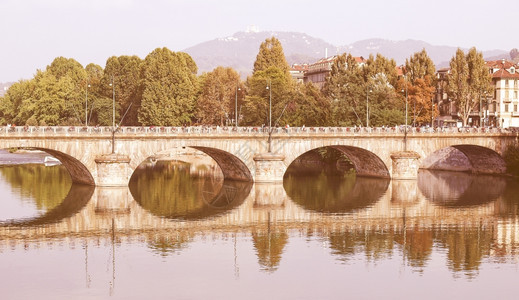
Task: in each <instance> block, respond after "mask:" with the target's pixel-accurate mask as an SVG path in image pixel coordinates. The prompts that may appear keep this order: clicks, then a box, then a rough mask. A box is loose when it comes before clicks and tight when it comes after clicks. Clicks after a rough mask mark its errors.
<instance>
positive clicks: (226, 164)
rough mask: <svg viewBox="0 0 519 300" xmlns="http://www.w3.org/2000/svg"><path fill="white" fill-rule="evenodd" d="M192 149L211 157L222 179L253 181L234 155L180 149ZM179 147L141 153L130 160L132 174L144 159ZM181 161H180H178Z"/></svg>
mask: <svg viewBox="0 0 519 300" xmlns="http://www.w3.org/2000/svg"><path fill="white" fill-rule="evenodd" d="M186 147H188V148H192V149H195V150H198V151H201V152H203V153H205V154H207V155H208V156H209V157H211V158H212V159H213V160H214V161H215V162H216V164H217V165H218V166H219V167H220V169H221V171H222V174H223V177H224V179H226V180H238V181H249V182H252V181H253V177H252V174H251V171H250V168H249V166H247V164H246V163H245V162H243V161H242V160H241V159H240V158H238V157H237V156H236V155H234V154H232V153H230V152H228V151H225V150H221V149H217V148H214V147H207V146H195V145H193V146H181V148H186ZM178 148H179V147H170V148H167V149H158V150H159V151H152V152H151V153H142V155H140V156H138V157H135V158H132V161H131V162H130V165H131V167H132V170H133V172H135V169H136V168H137V167H138V166H139V165H140V164H141V163H142V162H144V161H145V160H146V159H148V158H150V157H153V158H155V157H157V156H160V155H158V154H159V153H167V152H168V151H173V150H174V149H178ZM180 160H181V159H180Z"/></svg>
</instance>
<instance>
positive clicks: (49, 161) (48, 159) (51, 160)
mask: <svg viewBox="0 0 519 300" xmlns="http://www.w3.org/2000/svg"><path fill="white" fill-rule="evenodd" d="M43 163H44V164H45V166H46V167H48V166H55V165H60V164H61V162H60V161H59V159H57V158H55V157H54V156H45V159H44V160H43Z"/></svg>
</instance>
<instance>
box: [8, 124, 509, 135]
mask: <svg viewBox="0 0 519 300" xmlns="http://www.w3.org/2000/svg"><path fill="white" fill-rule="evenodd" d="M115 130H116V134H118V135H119V134H122V135H142V134H145V135H147V134H149V135H191V134H194V135H196V134H204V135H205V134H209V135H254V134H261V135H263V134H268V127H261V126H260V127H230V126H229V127H220V126H190V127H165V126H128V127H127V126H123V127H117V128H116V129H115ZM112 131H113V128H112V127H111V126H88V127H86V126H3V127H0V136H1V135H23V136H26V135H45V136H47V135H111V134H112ZM405 131H406V129H405V126H397V127H305V126H303V127H275V128H272V133H273V134H276V135H283V134H285V135H321V134H325V135H394V134H405ZM517 132H519V130H517V129H515V128H496V127H463V128H457V127H443V128H442V127H438V128H433V127H410V126H408V128H407V134H408V135H428V134H429V135H430V134H506V133H517Z"/></svg>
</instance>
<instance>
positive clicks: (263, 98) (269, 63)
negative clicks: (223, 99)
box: [243, 37, 294, 126]
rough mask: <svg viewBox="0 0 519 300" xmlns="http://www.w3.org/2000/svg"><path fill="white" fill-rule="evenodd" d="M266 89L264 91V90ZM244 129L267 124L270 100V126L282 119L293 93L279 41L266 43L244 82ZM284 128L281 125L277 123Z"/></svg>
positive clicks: (272, 40)
mask: <svg viewBox="0 0 519 300" xmlns="http://www.w3.org/2000/svg"><path fill="white" fill-rule="evenodd" d="M267 86H268V87H269V89H267V88H266V87H267ZM246 87H247V96H246V97H245V99H244V101H243V102H244V105H243V106H244V113H243V117H244V122H243V123H244V125H260V124H263V125H268V124H269V100H272V120H271V121H272V126H274V125H275V123H276V120H277V119H279V118H281V117H283V116H282V112H283V111H284V110H285V107H287V106H288V104H289V102H290V97H291V96H292V95H293V92H294V82H293V79H292V77H291V76H290V72H289V66H288V63H287V62H286V59H285V55H284V53H283V47H282V46H281V43H280V42H279V40H278V39H276V38H274V37H272V38H270V39H266V40H265V41H264V42H263V43H262V44H261V45H260V49H259V53H258V55H257V57H256V61H255V62H254V72H253V74H252V76H251V77H249V78H247V81H246ZM280 125H283V123H280Z"/></svg>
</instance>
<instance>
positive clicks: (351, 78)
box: [323, 53, 366, 126]
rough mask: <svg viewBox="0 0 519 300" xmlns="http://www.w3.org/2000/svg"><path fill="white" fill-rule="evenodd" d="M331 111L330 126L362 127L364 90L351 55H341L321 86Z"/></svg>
mask: <svg viewBox="0 0 519 300" xmlns="http://www.w3.org/2000/svg"><path fill="white" fill-rule="evenodd" d="M323 94H324V95H325V97H327V98H328V100H329V102H330V109H331V121H330V125H332V126H353V125H357V126H362V125H363V124H364V123H363V121H362V119H361V116H362V115H364V116H365V112H366V110H365V106H364V105H361V102H362V103H365V102H364V101H365V99H366V88H365V82H364V80H363V77H362V69H361V67H360V66H359V65H358V63H357V62H356V60H355V58H354V57H353V56H352V55H351V54H346V53H344V54H342V55H339V56H338V57H337V59H336V60H335V61H334V63H333V65H332V70H331V72H330V75H329V76H328V77H327V78H326V82H325V84H324V86H323Z"/></svg>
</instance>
